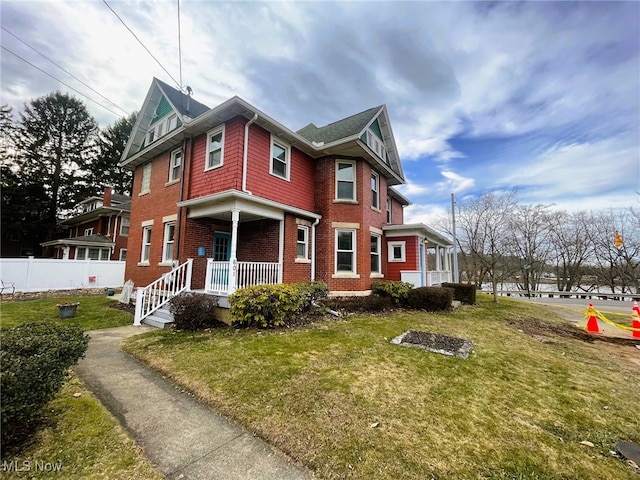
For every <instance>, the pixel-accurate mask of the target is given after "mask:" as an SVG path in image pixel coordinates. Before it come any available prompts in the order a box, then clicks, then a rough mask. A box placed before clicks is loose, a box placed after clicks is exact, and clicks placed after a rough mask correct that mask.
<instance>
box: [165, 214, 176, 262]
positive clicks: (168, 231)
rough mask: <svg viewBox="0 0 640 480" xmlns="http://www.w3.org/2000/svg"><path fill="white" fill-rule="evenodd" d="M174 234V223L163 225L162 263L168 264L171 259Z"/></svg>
mask: <svg viewBox="0 0 640 480" xmlns="http://www.w3.org/2000/svg"><path fill="white" fill-rule="evenodd" d="M175 234H176V224H175V223H165V224H164V245H163V246H162V261H163V262H170V261H171V260H172V259H173V242H174V239H175Z"/></svg>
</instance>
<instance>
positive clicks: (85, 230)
mask: <svg viewBox="0 0 640 480" xmlns="http://www.w3.org/2000/svg"><path fill="white" fill-rule="evenodd" d="M89 235H93V227H91V228H85V229H84V236H85V237H88V236H89Z"/></svg>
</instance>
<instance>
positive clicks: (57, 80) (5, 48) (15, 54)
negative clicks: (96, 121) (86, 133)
mask: <svg viewBox="0 0 640 480" xmlns="http://www.w3.org/2000/svg"><path fill="white" fill-rule="evenodd" d="M0 48H2V49H3V50H6V51H7V52H9V53H10V54H11V55H14V56H16V57H18V58H19V59H20V60H22V61H23V62H25V63H28V64H29V65H31V66H32V67H33V68H35V69H36V70H40V71H41V72H42V73H44V74H45V75H48V76H50V77H51V78H53V79H54V80H55V81H56V82H60V83H61V84H62V85H64V86H65V87H67V88H70V89H71V90H73V91H74V92H76V93H77V94H79V95H82V96H83V97H85V98H86V99H87V100H91V101H92V102H93V103H95V104H97V105H100V106H101V107H102V108H104V109H105V110H108V111H110V112H111V113H113V114H114V115H115V116H116V117H118V118H120V117H122V115H120V114H119V113H117V112H114V111H113V110H111V109H110V108H109V107H105V106H104V105H103V104H101V103H100V102H97V101H95V100H94V99H93V98H91V97H88V96H87V95H85V94H84V93H82V92H80V91H79V90H76V89H75V88H73V87H72V86H71V85H68V84H66V83H64V82H63V81H62V80H60V79H59V78H56V77H54V76H53V75H51V74H50V73H49V72H46V71H44V70H43V69H41V68H40V67H38V66H36V65H34V64H33V63H31V62H30V61H29V60H26V59H24V58H22V57H21V56H20V55H18V54H17V53H15V52H12V51H11V50H9V49H8V48H7V47H5V46H4V45H0Z"/></svg>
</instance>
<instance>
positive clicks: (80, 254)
mask: <svg viewBox="0 0 640 480" xmlns="http://www.w3.org/2000/svg"><path fill="white" fill-rule="evenodd" d="M85 258H87V249H86V248H85V247H78V248H77V249H76V260H84V259H85Z"/></svg>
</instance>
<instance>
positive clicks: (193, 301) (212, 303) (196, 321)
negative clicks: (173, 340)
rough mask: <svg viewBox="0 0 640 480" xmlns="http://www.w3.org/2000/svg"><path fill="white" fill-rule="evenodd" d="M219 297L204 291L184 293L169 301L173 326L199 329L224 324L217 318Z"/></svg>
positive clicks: (184, 328) (179, 328)
mask: <svg viewBox="0 0 640 480" xmlns="http://www.w3.org/2000/svg"><path fill="white" fill-rule="evenodd" d="M217 306H218V299H217V298H215V297H212V296H211V295H204V294H202V293H184V294H180V295H178V296H176V297H173V298H172V299H171V300H170V301H169V310H170V311H171V313H172V314H173V320H174V323H173V326H174V328H176V329H177V330H199V329H202V328H211V327H217V326H219V325H222V322H220V321H219V320H218V319H217V318H216V314H215V307H217Z"/></svg>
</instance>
